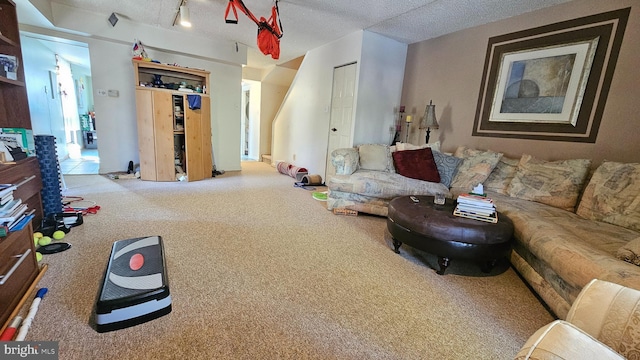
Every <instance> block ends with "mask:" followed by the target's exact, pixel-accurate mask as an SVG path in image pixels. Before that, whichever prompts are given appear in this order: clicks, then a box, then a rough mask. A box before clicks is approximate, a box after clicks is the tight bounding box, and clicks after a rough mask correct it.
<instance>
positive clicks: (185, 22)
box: [180, 5, 191, 27]
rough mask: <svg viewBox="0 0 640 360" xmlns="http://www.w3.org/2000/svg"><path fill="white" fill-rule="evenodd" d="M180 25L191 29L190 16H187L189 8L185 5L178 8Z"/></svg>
mask: <svg viewBox="0 0 640 360" xmlns="http://www.w3.org/2000/svg"><path fill="white" fill-rule="evenodd" d="M180 25H182V26H184V27H191V16H189V8H188V7H187V6H186V5H181V6H180Z"/></svg>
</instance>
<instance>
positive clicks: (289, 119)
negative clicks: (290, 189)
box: [271, 31, 362, 174]
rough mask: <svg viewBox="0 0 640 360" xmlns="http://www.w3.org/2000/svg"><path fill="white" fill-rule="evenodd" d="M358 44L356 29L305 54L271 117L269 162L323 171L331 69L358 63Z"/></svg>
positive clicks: (328, 116) (320, 172)
mask: <svg viewBox="0 0 640 360" xmlns="http://www.w3.org/2000/svg"><path fill="white" fill-rule="evenodd" d="M361 47H362V32H361V31H358V32H355V33H353V34H350V35H347V36H345V37H343V38H342V39H339V40H337V41H335V42H332V43H329V44H327V45H324V46H321V47H319V48H316V49H313V50H311V51H309V52H308V53H307V54H306V55H305V57H304V60H303V61H302V64H301V65H300V68H299V69H298V73H297V74H296V77H295V78H294V80H293V82H292V83H291V87H290V88H289V92H288V93H287V96H286V98H285V100H284V102H283V104H282V107H281V108H280V111H279V112H278V114H277V115H276V118H275V120H274V124H273V146H272V150H273V151H272V154H271V156H272V160H273V161H280V160H281V161H286V162H288V163H291V164H294V165H296V166H300V167H305V168H306V169H307V170H308V171H309V173H310V174H324V170H325V165H326V151H327V146H328V131H329V120H330V112H329V109H330V107H331V90H332V83H333V68H334V67H336V66H340V65H343V64H348V63H352V62H359V61H360V49H361ZM356 91H357V90H356ZM294 157H295V159H294Z"/></svg>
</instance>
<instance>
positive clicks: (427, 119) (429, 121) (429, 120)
mask: <svg viewBox="0 0 640 360" xmlns="http://www.w3.org/2000/svg"><path fill="white" fill-rule="evenodd" d="M439 127H440V125H438V121H437V120H436V106H435V105H433V102H432V101H431V100H429V105H427V107H426V109H425V110H424V116H423V117H422V121H421V122H420V129H427V138H426V142H425V144H428V143H429V135H430V133H431V129H438V128H439Z"/></svg>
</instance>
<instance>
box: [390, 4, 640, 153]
mask: <svg viewBox="0 0 640 360" xmlns="http://www.w3.org/2000/svg"><path fill="white" fill-rule="evenodd" d="M630 6H632V8H631V13H630V15H629V22H628V23H627V27H626V31H625V35H624V40H623V42H622V47H621V49H620V56H619V58H618V61H617V65H616V70H615V73H614V76H613V80H612V83H611V89H610V91H609V96H608V99H607V104H606V106H605V109H604V113H603V116H602V122H601V125H600V130H599V132H598V136H597V139H596V142H595V143H576V142H564V141H541V140H524V139H504V138H494V137H479V136H472V135H471V133H472V130H473V122H474V117H475V113H476V107H477V101H478V93H479V91H480V83H481V78H482V73H483V66H484V61H485V54H486V50H487V42H488V40H489V38H490V37H493V36H497V35H502V34H507V33H511V32H515V31H520V30H526V29H530V28H534V27H538V26H542V25H547V24H552V23H555V22H560V21H565V20H569V19H572V18H577V17H582V16H588V15H593V14H597V13H600V12H605V11H611V10H616V9H620V8H625V7H630ZM639 61H640V1H638V0H608V1H601V0H575V1H572V2H570V3H566V4H563V5H558V6H554V7H550V8H547V9H542V10H539V11H536V12H532V13H529V14H525V15H522V16H517V17H513V18H510V19H506V20H502V21H498V22H495V23H491V24H487V25H482V26H478V27H475V28H472V29H469V30H463V31H459V32H456V33H453V34H449V35H445V36H442V37H439V38H436V39H432V40H427V41H423V42H420V43H416V44H412V45H410V46H409V52H408V55H407V66H406V70H405V80H404V86H403V91H402V104H403V105H405V106H406V108H407V111H408V112H410V113H411V112H414V115H417V116H422V114H423V113H424V108H425V105H426V104H427V103H428V102H429V100H430V99H433V102H434V104H435V105H436V114H437V118H438V122H439V124H440V129H438V130H433V131H432V132H431V138H430V141H429V142H434V141H436V140H440V141H441V142H442V146H443V151H454V150H455V148H456V147H457V146H458V145H466V146H469V147H474V148H478V149H491V150H494V151H500V152H503V153H504V154H505V156H510V157H519V156H520V155H521V154H522V153H528V154H531V155H533V156H535V157H539V158H542V159H547V160H556V159H569V158H589V159H592V160H593V161H594V165H597V164H599V163H600V162H601V161H602V160H605V159H606V160H611V161H621V162H640V141H639V140H640V98H639V96H638V93H639V92H638V86H640V70H639V69H638V65H640V62H639ZM412 139H413V141H410V142H413V143H414V144H422V143H424V141H425V132H424V130H421V131H420V132H419V134H415V135H414V136H413V137H412Z"/></svg>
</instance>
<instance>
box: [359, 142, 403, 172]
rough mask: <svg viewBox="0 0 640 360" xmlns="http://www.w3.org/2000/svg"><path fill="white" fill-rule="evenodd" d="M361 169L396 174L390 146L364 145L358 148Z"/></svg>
mask: <svg viewBox="0 0 640 360" xmlns="http://www.w3.org/2000/svg"><path fill="white" fill-rule="evenodd" d="M358 154H359V155H360V169H363V170H377V171H387V172H394V171H395V170H394V168H393V160H392V158H391V150H390V149H389V145H383V144H363V145H360V146H358Z"/></svg>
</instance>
